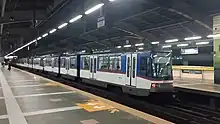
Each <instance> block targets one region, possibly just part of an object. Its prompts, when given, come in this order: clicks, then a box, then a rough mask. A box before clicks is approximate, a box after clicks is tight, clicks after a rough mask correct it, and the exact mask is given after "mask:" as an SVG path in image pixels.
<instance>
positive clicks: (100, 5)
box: [85, 3, 104, 15]
mask: <svg viewBox="0 0 220 124" xmlns="http://www.w3.org/2000/svg"><path fill="white" fill-rule="evenodd" d="M102 6H104V3H100V4H98V5H96V6H94V7H92V8H91V9H89V10H87V11H86V12H85V14H86V15H88V14H90V13H92V12H94V11H96V10H98V9H100V8H101V7H102Z"/></svg>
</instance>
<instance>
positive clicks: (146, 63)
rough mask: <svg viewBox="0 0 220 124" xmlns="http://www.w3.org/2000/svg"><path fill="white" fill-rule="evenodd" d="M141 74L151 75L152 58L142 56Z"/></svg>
mask: <svg viewBox="0 0 220 124" xmlns="http://www.w3.org/2000/svg"><path fill="white" fill-rule="evenodd" d="M139 75H140V76H144V77H151V76H152V75H151V64H150V59H149V58H148V57H141V58H140V72H139Z"/></svg>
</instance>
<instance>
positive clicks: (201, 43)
mask: <svg viewBox="0 0 220 124" xmlns="http://www.w3.org/2000/svg"><path fill="white" fill-rule="evenodd" d="M206 44H209V42H197V43H196V45H206Z"/></svg>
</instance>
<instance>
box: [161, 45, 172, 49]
mask: <svg viewBox="0 0 220 124" xmlns="http://www.w3.org/2000/svg"><path fill="white" fill-rule="evenodd" d="M170 47H172V46H171V45H165V46H162V48H170Z"/></svg>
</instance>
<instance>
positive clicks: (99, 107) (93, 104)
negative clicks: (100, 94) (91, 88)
mask: <svg viewBox="0 0 220 124" xmlns="http://www.w3.org/2000/svg"><path fill="white" fill-rule="evenodd" d="M76 105H77V106H80V107H81V108H83V109H85V110H86V111H88V112H97V111H105V110H112V109H114V107H113V106H110V105H108V104H106V103H104V102H101V101H95V100H94V101H93V100H92V101H89V102H86V103H78V104H76Z"/></svg>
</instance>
